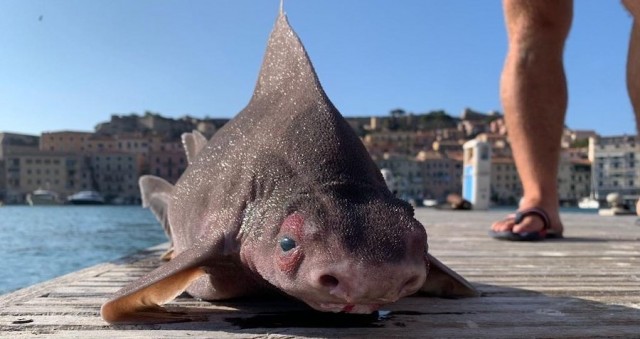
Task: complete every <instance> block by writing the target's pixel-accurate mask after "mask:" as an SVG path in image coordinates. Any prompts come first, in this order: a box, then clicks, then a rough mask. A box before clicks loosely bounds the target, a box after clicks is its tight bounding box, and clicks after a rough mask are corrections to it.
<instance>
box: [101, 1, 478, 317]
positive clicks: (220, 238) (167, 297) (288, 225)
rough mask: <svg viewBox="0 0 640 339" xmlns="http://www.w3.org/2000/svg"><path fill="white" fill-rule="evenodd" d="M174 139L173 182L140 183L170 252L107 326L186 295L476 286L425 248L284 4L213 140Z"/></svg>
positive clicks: (456, 291)
mask: <svg viewBox="0 0 640 339" xmlns="http://www.w3.org/2000/svg"><path fill="white" fill-rule="evenodd" d="M183 142H184V145H185V149H186V152H187V159H188V162H189V166H188V167H187V169H186V170H185V172H184V173H183V175H182V176H181V178H180V180H179V181H178V182H177V183H176V185H175V186H172V185H171V184H169V183H167V182H166V181H164V180H162V179H160V178H157V177H153V176H144V177H142V178H141V179H140V186H141V191H142V196H143V203H144V204H145V205H147V206H149V207H150V208H151V209H152V211H153V212H154V214H155V215H156V216H157V217H158V219H159V220H160V221H161V223H163V225H164V227H165V231H166V233H167V234H168V235H169V237H170V240H171V243H172V250H171V252H170V253H168V254H167V257H168V258H170V260H169V261H168V262H166V263H164V264H163V265H162V266H161V267H159V268H158V269H156V270H154V271H152V272H151V273H149V274H147V275H146V276H144V277H142V278H140V279H139V280H137V281H135V282H133V283H131V284H130V285H128V286H126V287H124V288H123V289H122V290H120V291H118V292H117V293H116V294H115V296H113V298H112V299H111V300H109V301H107V302H106V303H105V304H104V305H103V306H102V310H101V314H102V317H103V318H104V319H105V320H106V321H107V322H109V323H154V322H173V321H184V320H188V319H189V316H188V315H185V314H180V313H175V312H169V311H168V310H166V309H165V308H163V307H162V306H161V305H162V304H164V303H167V302H169V301H171V300H172V299H174V298H175V297H176V296H178V295H179V294H181V293H182V292H183V291H186V292H187V293H189V294H190V295H191V296H193V297H195V298H201V299H205V300H221V299H228V298H233V297H239V296H246V295H255V294H261V293H267V292H269V291H274V290H275V291H281V292H283V293H285V294H288V295H290V296H292V297H295V298H297V299H300V300H302V301H304V302H305V303H307V304H308V305H309V306H311V307H312V308H314V309H316V310H320V311H329V312H350V313H370V312H373V311H375V310H377V309H379V308H380V307H381V306H382V305H385V304H388V303H392V302H395V301H396V300H398V299H399V298H402V297H404V296H407V295H411V294H415V293H417V292H424V293H426V294H430V295H436V296H447V297H465V296H474V295H476V294H477V292H476V290H475V289H474V288H473V286H471V285H470V284H469V283H468V282H467V281H465V280H464V279H463V278H462V277H460V276H459V275H458V274H456V273H455V272H453V271H452V270H450V269H449V268H447V267H446V266H445V265H443V264H442V263H441V262H439V261H438V260H437V259H435V258H434V257H433V256H431V255H430V254H428V253H427V249H428V248H427V234H426V232H425V229H424V227H423V225H421V224H420V222H418V221H417V220H416V219H415V218H414V211H413V208H412V207H411V206H410V205H409V204H408V203H406V202H405V201H403V200H400V199H398V198H396V197H395V196H394V195H393V194H392V193H391V192H390V191H389V190H388V189H387V186H386V184H385V181H384V179H383V177H382V175H381V173H380V170H379V169H378V168H377V167H376V165H375V164H374V162H373V161H372V159H371V157H370V156H369V154H368V153H367V151H366V149H365V148H364V146H363V144H362V142H361V141H360V139H359V138H358V137H357V136H356V134H355V133H354V131H353V130H352V129H351V127H350V126H349V124H348V123H347V122H346V121H345V120H344V118H343V117H342V116H341V115H340V113H339V112H338V110H337V109H336V108H335V107H334V106H333V104H332V103H331V101H330V100H329V98H328V97H327V95H326V94H325V92H324V90H323V89H322V87H321V86H320V82H319V81H318V78H317V76H316V73H315V70H314V69H313V66H312V65H311V62H310V60H309V58H308V56H307V53H306V51H305V49H304V47H303V46H302V43H301V42H300V40H299V38H298V37H297V35H296V34H295V33H294V32H293V30H292V29H291V27H290V26H289V23H288V21H287V18H286V16H285V15H284V14H283V13H282V11H281V12H280V15H279V16H278V19H277V21H276V24H275V27H274V29H273V31H272V33H271V36H270V38H269V43H268V46H267V50H266V55H265V57H264V61H263V64H262V68H261V70H260V75H259V78H258V82H257V85H256V88H255V91H254V93H253V96H252V98H251V100H250V102H249V104H248V105H247V106H246V108H244V109H243V110H242V111H241V112H240V113H239V114H238V115H237V116H236V117H235V118H234V119H233V120H231V121H230V122H229V123H227V124H226V125H225V126H224V127H223V128H222V129H220V130H219V131H218V132H217V133H216V134H215V135H214V136H213V137H212V138H211V140H209V141H207V140H206V139H205V138H204V137H203V136H202V135H201V134H199V133H197V132H194V133H188V134H185V135H183Z"/></svg>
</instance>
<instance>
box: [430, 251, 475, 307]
mask: <svg viewBox="0 0 640 339" xmlns="http://www.w3.org/2000/svg"><path fill="white" fill-rule="evenodd" d="M427 256H428V258H429V261H430V269H429V274H428V275H427V280H426V281H425V282H424V285H423V286H422V288H421V289H420V290H419V291H418V293H419V294H425V295H429V296H435V297H442V298H466V297H479V296H480V292H478V290H476V288H475V287H473V285H471V284H470V283H469V282H468V281H467V280H466V279H465V278H463V277H461V276H460V275H459V274H458V273H456V272H454V271H453V270H452V269H450V268H449V267H447V266H446V265H445V264H443V263H442V262H440V260H438V259H436V258H435V257H434V256H432V255H431V254H427Z"/></svg>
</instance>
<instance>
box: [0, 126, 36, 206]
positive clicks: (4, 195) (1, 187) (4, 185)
mask: <svg viewBox="0 0 640 339" xmlns="http://www.w3.org/2000/svg"><path fill="white" fill-rule="evenodd" d="M39 143H40V138H39V137H38V136H35V135H28V134H19V133H7V132H2V133H0V201H2V202H4V203H11V202H12V201H13V199H14V195H13V194H11V197H8V191H9V187H11V189H12V190H13V189H14V188H15V187H17V186H19V184H20V175H19V173H17V172H15V166H13V162H14V160H13V159H12V160H11V162H9V161H7V159H6V158H7V157H8V156H11V155H16V154H18V155H19V154H22V153H25V152H36V151H38V145H39ZM9 164H11V165H12V166H9ZM8 167H10V168H11V170H8Z"/></svg>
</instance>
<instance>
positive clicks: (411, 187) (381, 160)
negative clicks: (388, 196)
mask: <svg viewBox="0 0 640 339" xmlns="http://www.w3.org/2000/svg"><path fill="white" fill-rule="evenodd" d="M373 159H374V161H375V162H376V164H377V165H378V168H380V169H387V170H390V171H391V173H392V175H393V182H394V185H395V188H396V192H395V193H396V196H398V197H399V198H401V199H404V200H421V199H422V198H423V197H424V192H423V179H422V173H421V170H420V164H419V163H418V161H417V160H416V159H415V157H412V156H410V155H405V154H390V153H385V154H383V155H382V156H381V157H374V158H373Z"/></svg>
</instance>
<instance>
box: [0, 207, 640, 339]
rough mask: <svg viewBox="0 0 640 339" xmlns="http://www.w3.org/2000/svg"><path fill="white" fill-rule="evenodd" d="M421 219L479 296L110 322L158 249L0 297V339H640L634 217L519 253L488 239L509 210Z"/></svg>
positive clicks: (592, 220)
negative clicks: (365, 308) (105, 310)
mask: <svg viewBox="0 0 640 339" xmlns="http://www.w3.org/2000/svg"><path fill="white" fill-rule="evenodd" d="M417 216H418V218H419V219H420V220H421V221H422V222H423V223H424V224H425V226H426V227H427V233H428V234H429V244H430V251H431V253H433V254H434V255H436V256H437V257H439V258H440V260H442V261H443V262H445V263H446V264H448V265H449V266H450V267H452V268H453V269H455V270H456V271H457V272H459V273H460V274H462V275H463V276H465V277H466V278H467V279H468V280H469V281H471V282H472V283H473V284H474V285H475V286H477V288H478V289H479V290H480V291H481V292H482V294H483V296H482V297H479V298H472V299H459V300H447V299H433V298H422V297H410V298H405V299H402V300H401V301H399V302H397V303H395V304H393V305H389V306H387V307H385V312H381V313H380V314H374V315H366V316H354V315H346V314H326V313H317V312H315V311H310V310H309V309H308V308H307V307H306V306H305V305H302V304H299V303H296V302H292V301H288V300H282V299H266V300H264V299H262V300H256V299H254V300H239V301H228V302H224V303H216V304H210V303H207V302H199V301H196V300H193V299H191V298H189V297H180V298H179V299H178V300H177V301H176V302H174V303H172V304H173V305H177V306H185V307H192V308H193V311H192V312H197V313H198V314H201V315H202V316H203V317H204V318H206V319H207V321H203V322H190V323H179V324H164V325H153V326H110V325H108V324H106V323H105V322H104V321H103V320H102V319H101V318H100V316H99V309H100V305H101V304H102V303H103V302H104V301H105V300H106V299H107V297H108V296H109V295H110V294H111V293H113V292H115V291H116V290H118V289H119V288H120V287H122V286H124V285H125V284H127V283H129V282H130V281H132V280H134V279H135V278H137V277H139V276H141V275H143V274H144V273H145V272H148V271H150V270H152V269H153V268H154V267H156V266H157V265H158V264H159V261H158V259H157V258H158V256H159V255H160V253H162V251H163V247H162V246H158V247H155V248H152V249H149V250H146V251H143V252H141V253H138V254H136V255H133V256H130V257H127V258H124V259H122V260H119V261H115V262H111V263H105V264H101V265H97V266H94V267H91V268H88V269H84V270H82V271H78V272H75V273H72V274H69V275H66V276H62V277H60V278H57V279H54V280H51V281H48V282H44V283H41V284H38V285H35V286H32V287H28V288H25V289H22V290H19V291H16V292H14V293H10V294H7V295H3V296H0V337H7V338H9V337H10V338H25V337H29V338H31V337H65V338H69V337H77V338H109V337H117V338H140V337H151V338H181V337H189V338H199V337H207V338H212V337H220V338H255V337H269V338H292V337H330V338H333V337H370V338H385V337H417V338H430V337H439V338H441V337H453V338H462V337H472V338H480V337H482V338H559V337H575V338H585V337H625V338H640V226H638V225H636V223H635V222H636V217H633V216H632V217H600V216H597V215H590V214H578V213H575V214H565V215H563V220H564V223H565V228H566V231H565V236H566V238H565V239H561V240H552V241H551V240H548V241H545V242H540V243H513V242H502V241H496V240H492V239H490V238H489V237H488V236H487V230H488V228H489V225H490V223H491V222H492V221H493V220H496V219H498V218H501V217H503V216H504V213H501V212H476V211H470V212H452V211H437V210H430V209H418V210H417Z"/></svg>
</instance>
